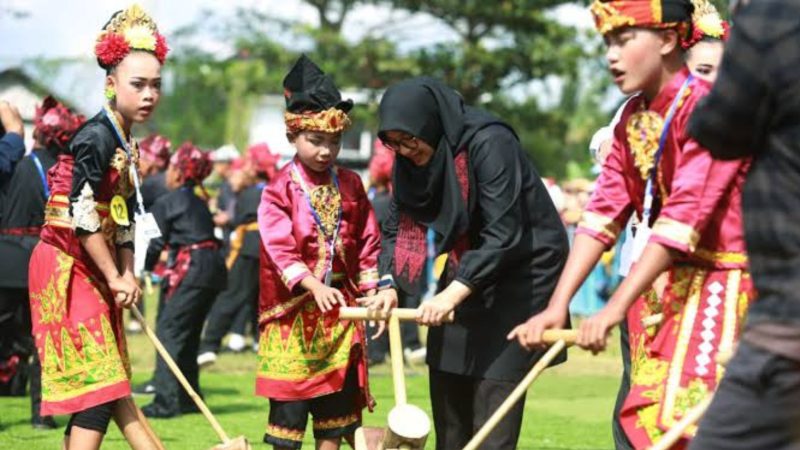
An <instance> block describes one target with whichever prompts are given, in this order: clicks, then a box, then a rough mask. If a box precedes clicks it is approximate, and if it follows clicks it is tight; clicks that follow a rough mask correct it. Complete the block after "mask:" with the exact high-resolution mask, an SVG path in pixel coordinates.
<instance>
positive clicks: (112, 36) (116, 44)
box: [94, 33, 131, 67]
mask: <svg viewBox="0 0 800 450" xmlns="http://www.w3.org/2000/svg"><path fill="white" fill-rule="evenodd" d="M130 51H131V48H130V46H129V45H128V42H126V41H125V38H124V37H123V36H122V35H119V34H116V33H107V34H106V35H104V36H103V37H102V38H101V39H100V40H99V41H98V42H97V44H95V46H94V54H95V55H96V56H97V59H98V60H99V61H100V64H102V65H103V66H105V67H111V66H114V65H116V64H118V63H119V62H120V61H122V59H123V58H125V56H127V55H128V53H129V52H130Z"/></svg>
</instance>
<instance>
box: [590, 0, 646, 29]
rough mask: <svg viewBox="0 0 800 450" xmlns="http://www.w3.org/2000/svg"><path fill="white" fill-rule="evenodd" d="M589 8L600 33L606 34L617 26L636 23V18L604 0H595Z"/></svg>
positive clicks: (630, 25) (627, 25) (628, 25)
mask: <svg viewBox="0 0 800 450" xmlns="http://www.w3.org/2000/svg"><path fill="white" fill-rule="evenodd" d="M589 10H590V11H591V12H592V15H593V16H594V21H595V25H596V26H597V31H599V32H600V34H607V33H610V32H612V31H614V30H616V29H618V28H623V27H632V26H634V25H636V19H634V18H633V17H630V16H626V15H624V14H622V13H621V12H620V11H619V10H618V9H616V8H614V7H613V6H611V4H610V3H609V2H606V1H601V0H595V2H594V3H592V6H591V7H590V8H589Z"/></svg>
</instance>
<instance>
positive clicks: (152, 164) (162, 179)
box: [139, 134, 172, 211]
mask: <svg viewBox="0 0 800 450" xmlns="http://www.w3.org/2000/svg"><path fill="white" fill-rule="evenodd" d="M139 150H140V157H139V161H140V164H141V167H142V169H141V172H142V198H143V200H144V208H145V209H146V210H148V211H149V210H150V207H151V206H153V204H154V203H155V202H156V200H158V199H159V198H160V197H161V196H163V195H166V194H167V193H169V189H168V188H167V180H166V172H167V165H168V164H169V154H170V151H171V150H172V142H170V140H169V139H167V138H166V137H164V136H161V135H160V134H151V135H150V136H148V137H146V138H144V139H142V141H141V142H139Z"/></svg>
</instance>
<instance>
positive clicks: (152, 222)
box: [136, 213, 161, 239]
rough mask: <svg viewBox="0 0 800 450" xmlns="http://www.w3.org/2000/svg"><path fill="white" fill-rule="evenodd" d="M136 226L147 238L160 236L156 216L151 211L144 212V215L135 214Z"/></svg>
mask: <svg viewBox="0 0 800 450" xmlns="http://www.w3.org/2000/svg"><path fill="white" fill-rule="evenodd" d="M136 227H137V228H141V230H142V235H143V236H144V237H145V238H147V239H155V238H159V237H161V230H160V229H159V228H158V223H156V218H155V217H153V213H146V214H144V215H142V214H137V215H136Z"/></svg>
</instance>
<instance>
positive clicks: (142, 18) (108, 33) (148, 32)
mask: <svg viewBox="0 0 800 450" xmlns="http://www.w3.org/2000/svg"><path fill="white" fill-rule="evenodd" d="M132 50H144V51H148V52H151V53H152V54H154V55H155V56H156V58H158V61H159V62H160V63H161V64H164V60H166V58H167V52H169V48H168V47H167V41H166V39H164V36H162V35H161V33H159V32H158V27H156V23H155V22H154V21H153V19H152V18H151V17H150V16H149V15H147V13H146V12H145V11H144V10H143V9H142V8H141V7H140V6H139V5H137V4H134V5H133V6H131V7H130V8H128V9H126V10H124V11H120V12H119V13H117V14H115V15H114V16H113V17H112V18H111V20H110V21H109V22H108V24H107V25H106V26H105V27H104V28H103V31H101V32H100V34H99V35H98V36H97V42H96V43H95V46H94V53H95V56H97V61H98V62H99V63H100V66H101V67H103V68H104V69H108V68H111V67H114V66H116V65H117V64H119V63H120V62H121V61H122V60H123V59H124V58H125V57H126V56H128V53H130V52H131V51H132Z"/></svg>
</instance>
